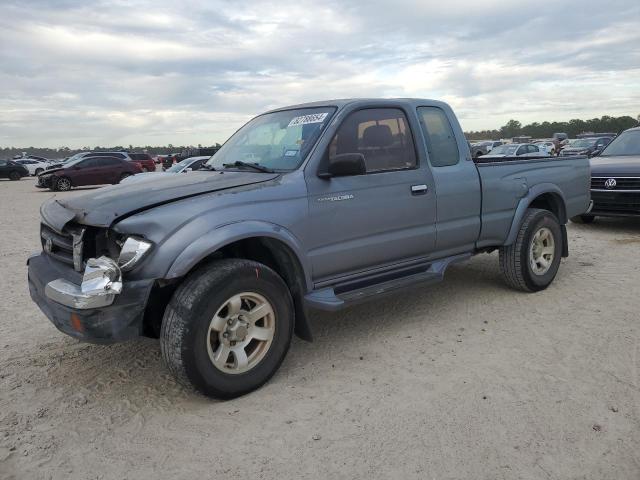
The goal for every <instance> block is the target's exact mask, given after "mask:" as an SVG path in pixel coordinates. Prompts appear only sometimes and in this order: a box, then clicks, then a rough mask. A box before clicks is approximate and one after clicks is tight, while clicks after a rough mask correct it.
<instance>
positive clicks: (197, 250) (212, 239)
mask: <svg viewBox="0 0 640 480" xmlns="http://www.w3.org/2000/svg"><path fill="white" fill-rule="evenodd" d="M255 237H268V238H272V239H274V240H279V241H281V242H282V243H284V244H285V245H286V246H287V247H289V248H290V249H291V251H292V252H293V254H294V255H295V256H296V258H297V260H298V262H299V263H300V267H301V268H302V271H303V272H304V277H305V278H304V283H305V287H306V288H307V290H308V291H309V290H311V289H312V285H313V282H312V280H311V268H310V267H309V265H308V262H307V261H306V256H305V255H304V250H303V248H302V244H301V242H300V241H299V240H298V239H297V238H296V236H295V235H293V234H292V233H291V232H290V231H289V230H287V229H286V228H284V227H282V226H280V225H277V224H274V223H269V222H264V221H260V220H247V221H240V222H234V223H228V224H226V225H221V226H219V227H216V228H214V229H213V230H210V231H208V232H207V233H205V234H204V235H202V236H201V237H200V238H198V239H197V240H195V241H193V242H191V243H190V244H189V245H188V246H187V247H186V248H185V249H184V250H183V251H182V252H181V253H180V255H178V256H177V257H176V258H175V259H174V260H173V262H172V263H171V266H170V267H169V270H168V271H167V274H166V275H165V276H164V278H165V279H172V278H179V277H182V276H184V275H186V274H187V273H189V272H190V271H191V269H192V268H193V267H195V266H196V265H197V264H198V263H199V262H200V261H202V260H203V259H204V258H206V257H207V256H209V255H211V254H212V253H214V252H216V251H218V250H220V249H221V248H223V247H225V246H227V245H229V244H231V243H234V242H237V241H239V240H245V239H247V238H255Z"/></svg>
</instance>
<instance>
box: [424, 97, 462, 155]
mask: <svg viewBox="0 0 640 480" xmlns="http://www.w3.org/2000/svg"><path fill="white" fill-rule="evenodd" d="M418 117H419V119H420V125H421V127H422V130H423V132H424V136H425V140H426V144H427V152H428V153H429V160H430V162H431V165H432V166H433V167H447V166H451V165H455V164H457V163H458V160H459V159H460V152H459V150H458V142H457V141H456V137H455V135H454V133H453V128H452V127H451V124H450V123H449V119H448V118H447V115H446V114H445V113H444V111H442V109H440V108H438V107H419V108H418Z"/></svg>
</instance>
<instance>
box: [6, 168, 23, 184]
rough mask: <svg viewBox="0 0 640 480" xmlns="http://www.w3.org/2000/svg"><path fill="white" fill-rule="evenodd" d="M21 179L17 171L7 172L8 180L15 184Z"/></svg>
mask: <svg viewBox="0 0 640 480" xmlns="http://www.w3.org/2000/svg"><path fill="white" fill-rule="evenodd" d="M21 178H22V175H20V172H18V171H17V170H11V171H10V172H9V180H11V181H13V182H16V181H18V180H20V179H21Z"/></svg>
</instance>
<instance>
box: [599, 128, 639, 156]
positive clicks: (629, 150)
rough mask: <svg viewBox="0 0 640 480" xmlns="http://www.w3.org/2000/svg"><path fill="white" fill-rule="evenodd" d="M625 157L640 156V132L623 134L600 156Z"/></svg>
mask: <svg viewBox="0 0 640 480" xmlns="http://www.w3.org/2000/svg"><path fill="white" fill-rule="evenodd" d="M623 155H640V130H628V131H626V132H622V133H621V134H620V135H619V136H618V137H616V138H615V139H614V140H613V141H612V142H611V143H610V144H609V145H607V147H606V148H605V149H604V150H603V151H602V153H601V154H600V156H601V157H608V156H615V157H617V156H623Z"/></svg>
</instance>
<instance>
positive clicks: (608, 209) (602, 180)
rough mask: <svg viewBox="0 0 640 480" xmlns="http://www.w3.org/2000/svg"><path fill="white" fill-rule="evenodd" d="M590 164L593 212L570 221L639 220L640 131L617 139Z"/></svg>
mask: <svg viewBox="0 0 640 480" xmlns="http://www.w3.org/2000/svg"><path fill="white" fill-rule="evenodd" d="M590 163H591V201H592V202H593V203H592V204H591V205H592V206H591V208H590V210H589V211H588V212H587V213H585V214H583V215H579V216H577V217H574V218H572V219H571V220H572V221H574V222H579V223H591V222H593V221H594V220H595V217H640V127H636V128H630V129H629V130H625V131H624V132H622V133H621V134H620V135H618V136H617V137H616V138H615V139H614V140H613V141H612V142H611V143H610V144H609V145H607V146H606V147H605V148H604V150H602V152H601V153H600V155H598V156H597V157H593V158H591V160H590Z"/></svg>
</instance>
